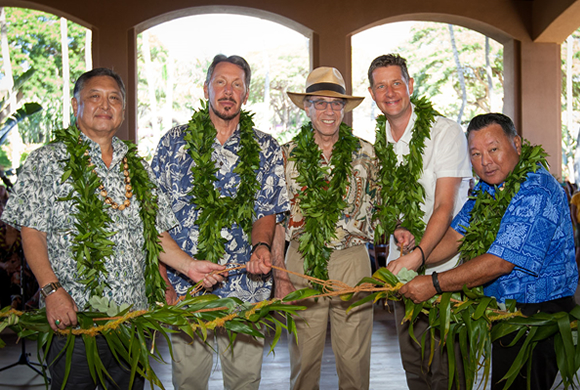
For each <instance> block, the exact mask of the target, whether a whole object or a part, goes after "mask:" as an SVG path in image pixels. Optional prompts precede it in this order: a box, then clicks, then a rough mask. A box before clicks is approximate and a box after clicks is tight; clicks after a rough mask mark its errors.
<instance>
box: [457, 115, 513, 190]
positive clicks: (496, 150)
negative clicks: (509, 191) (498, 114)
mask: <svg viewBox="0 0 580 390" xmlns="http://www.w3.org/2000/svg"><path fill="white" fill-rule="evenodd" d="M467 141H468V144H469V153H470V155H471V164H472V165H473V169H474V170H475V173H476V174H477V176H479V177H480V178H481V180H483V181H484V182H486V183H487V184H490V185H499V184H501V183H503V182H504V181H505V179H506V177H507V176H508V174H509V173H510V172H511V171H513V170H514V168H515V167H516V165H517V164H518V162H519V161H520V153H521V151H522V148H521V139H520V137H519V136H516V137H514V139H513V140H511V139H510V138H509V137H508V136H507V135H506V134H505V132H504V131H503V129H502V128H501V126H500V125H498V124H496V123H494V124H492V125H489V126H487V127H484V128H483V129H480V130H476V131H472V132H471V133H470V134H469V138H468V140H467Z"/></svg>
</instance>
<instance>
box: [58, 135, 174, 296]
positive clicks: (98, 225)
mask: <svg viewBox="0 0 580 390" xmlns="http://www.w3.org/2000/svg"><path fill="white" fill-rule="evenodd" d="M80 139H81V138H80V131H79V129H78V128H77V127H76V125H72V126H70V127H68V128H66V129H60V130H57V131H55V140H54V142H62V143H63V144H64V145H65V147H66V150H67V153H68V155H69V158H68V159H66V160H64V161H63V163H64V174H63V176H62V178H61V180H62V182H63V183H64V182H65V181H66V180H69V181H70V182H71V184H72V187H73V189H72V191H71V192H70V193H69V194H68V196H66V197H64V198H60V199H59V200H60V201H72V210H74V211H73V217H74V218H75V224H74V225H75V228H76V230H77V234H76V235H75V237H74V238H73V243H72V246H71V250H72V256H73V258H74V259H75V261H76V263H77V272H78V277H79V280H78V282H79V283H82V284H84V285H85V288H86V290H88V291H89V297H92V296H97V297H100V296H103V292H104V290H105V288H106V287H108V284H107V282H106V280H107V277H108V275H109V271H108V270H107V264H106V263H107V259H109V258H110V257H111V256H113V254H114V250H113V246H114V245H115V244H114V243H113V242H112V241H111V240H110V238H111V237H112V236H114V235H115V234H116V232H114V231H111V226H112V223H113V221H112V220H111V217H110V216H109V215H108V214H107V212H106V209H107V208H109V207H110V206H109V205H106V204H105V203H104V202H103V201H102V199H101V198H99V196H98V187H99V184H100V179H99V177H98V176H97V174H96V173H95V172H93V167H92V166H90V165H89V155H88V149H89V142H88V141H85V142H79V140H80ZM123 142H124V143H125V144H126V145H127V147H128V151H127V154H126V157H127V162H128V165H129V174H130V178H131V184H132V186H133V193H134V196H135V197H136V198H137V199H138V200H139V202H140V203H141V208H140V210H139V216H140V217H141V220H142V221H143V236H144V244H143V250H144V251H145V253H146V262H145V285H146V294H147V297H148V301H149V305H153V304H155V303H156V302H164V301H165V296H164V294H165V283H164V281H163V279H162V278H161V275H160V274H159V253H160V251H161V245H160V241H159V233H158V232H157V228H156V226H155V222H156V215H157V209H158V206H157V196H153V191H154V189H155V188H156V186H155V184H154V183H153V182H152V181H151V180H150V179H149V175H148V174H147V171H146V170H145V168H144V166H143V164H144V162H143V160H142V158H141V157H139V156H138V154H137V146H135V145H134V144H133V143H131V142H129V141H123ZM119 169H120V170H121V171H123V165H122V164H121V165H120V167H119Z"/></svg>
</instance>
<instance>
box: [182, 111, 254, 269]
mask: <svg viewBox="0 0 580 390" xmlns="http://www.w3.org/2000/svg"><path fill="white" fill-rule="evenodd" d="M207 104H208V103H207V102H205V101H202V102H201V107H202V108H201V110H199V111H196V112H194V114H193V116H192V117H191V121H189V127H188V129H187V132H186V134H185V136H184V140H185V142H186V143H187V146H186V149H187V151H188V154H189V156H190V157H191V158H192V159H193V161H194V162H195V164H193V166H192V167H191V173H192V183H193V186H192V189H191V191H190V192H189V193H188V195H190V196H191V197H192V198H191V202H192V203H193V204H195V206H196V210H200V213H199V215H198V218H197V220H196V221H195V224H196V225H198V226H199V237H198V241H197V255H196V258H198V259H200V260H208V261H212V262H214V263H218V262H219V260H220V259H221V258H222V257H223V255H224V253H225V244H226V242H227V240H226V239H225V238H223V237H222V235H221V230H222V229H223V228H226V227H230V226H232V225H233V224H234V223H236V224H237V225H238V226H240V227H241V228H242V229H243V230H244V232H245V233H246V235H247V236H248V237H251V234H252V224H253V218H254V216H255V211H254V198H255V197H256V193H257V192H258V190H259V189H260V183H259V182H258V181H257V180H256V172H257V170H258V169H259V168H260V145H259V144H258V142H257V141H256V139H255V138H254V122H253V121H252V116H253V115H252V114H249V113H247V112H246V111H242V112H241V113H240V150H239V152H238V157H239V162H238V165H237V166H236V167H235V168H234V171H233V172H234V173H235V174H237V175H239V177H240V185H239V186H238V189H237V192H236V194H235V195H234V196H233V197H228V196H226V197H222V196H221V193H220V191H218V190H217V189H216V188H215V186H214V183H215V182H216V181H217V178H216V175H215V174H216V172H217V171H218V168H217V167H216V164H215V161H213V160H212V158H211V155H212V152H213V150H214V148H213V143H214V142H215V137H216V129H215V127H214V126H213V124H212V122H211V118H210V116H209V110H208V107H207Z"/></svg>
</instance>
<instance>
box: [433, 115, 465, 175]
mask: <svg viewBox="0 0 580 390" xmlns="http://www.w3.org/2000/svg"><path fill="white" fill-rule="evenodd" d="M438 127H440V129H438V131H437V133H436V134H434V139H433V142H434V147H435V150H436V154H435V156H437V159H436V160H435V161H434V168H433V170H434V172H435V175H436V177H437V179H439V178H442V177H464V178H469V177H472V171H471V162H470V159H469V153H468V147H467V138H466V137H465V133H463V129H462V128H461V126H459V124H457V123H456V122H453V121H451V120H449V119H447V118H443V117H438V118H437V123H436V125H435V128H438Z"/></svg>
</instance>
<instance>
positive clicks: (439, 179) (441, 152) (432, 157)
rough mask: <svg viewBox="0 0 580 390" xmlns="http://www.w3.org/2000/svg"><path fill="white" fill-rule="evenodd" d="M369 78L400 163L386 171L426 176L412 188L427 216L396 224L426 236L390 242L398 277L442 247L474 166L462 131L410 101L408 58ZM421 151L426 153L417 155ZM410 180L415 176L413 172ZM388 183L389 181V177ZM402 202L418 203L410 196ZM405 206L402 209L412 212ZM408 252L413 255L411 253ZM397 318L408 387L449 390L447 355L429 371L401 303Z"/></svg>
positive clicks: (423, 323) (388, 60) (438, 268)
mask: <svg viewBox="0 0 580 390" xmlns="http://www.w3.org/2000/svg"><path fill="white" fill-rule="evenodd" d="M368 76H369V82H370V87H369V92H370V94H371V96H372V98H373V100H374V101H375V102H376V104H377V106H378V108H379V109H380V110H381V111H382V112H383V114H384V115H385V118H386V122H385V133H386V140H387V143H386V145H389V144H392V148H393V151H394V153H395V155H396V161H395V160H393V161H391V162H390V163H391V165H393V166H388V167H387V168H388V169H387V170H386V172H395V171H396V170H397V169H406V167H408V166H410V164H409V163H408V162H409V161H414V162H416V163H419V164H422V167H423V170H422V172H419V173H418V174H417V180H413V183H412V185H415V187H416V184H415V183H418V184H420V185H421V186H422V187H423V189H424V196H423V201H422V202H419V203H420V209H421V210H422V211H423V212H424V215H423V217H422V218H420V220H418V221H409V220H408V219H406V218H407V217H408V216H407V215H405V213H401V214H400V215H398V216H396V219H397V225H401V224H402V225H403V226H405V225H407V226H419V227H420V229H421V230H422V228H423V226H424V231H421V233H422V237H421V238H420V239H419V238H418V237H417V240H416V241H417V242H415V244H416V246H414V248H413V246H412V245H411V242H412V240H411V237H409V236H410V235H409V234H406V235H405V234H397V238H398V239H399V241H398V242H396V240H395V238H394V236H391V237H390V249H389V252H390V253H389V258H388V266H387V268H388V269H389V270H390V271H392V272H393V273H395V274H397V273H398V272H399V271H400V270H401V269H402V268H403V267H405V268H407V269H417V268H419V267H420V266H421V265H422V264H424V262H425V261H424V259H425V258H427V257H429V254H430V253H431V251H432V250H433V249H434V248H435V246H436V245H437V244H438V243H439V241H440V240H441V238H442V237H443V235H444V233H445V231H446V230H447V228H448V227H449V225H450V223H451V221H452V219H453V216H454V215H455V214H457V213H458V212H459V210H460V209H461V206H462V205H463V203H464V202H465V200H466V199H467V192H468V186H469V179H470V178H471V176H472V173H471V165H470V162H469V157H468V153H467V152H468V151H467V141H466V138H465V135H464V133H463V130H462V129H461V127H460V126H459V125H458V124H457V123H455V122H453V121H451V120H449V119H446V118H444V117H442V116H438V115H434V114H436V113H435V112H434V111H432V108H431V106H430V104H428V103H427V105H426V106H427V107H428V109H425V104H421V106H420V107H419V106H417V107H416V106H415V105H414V104H413V103H412V102H411V95H412V94H413V83H414V80H413V79H412V78H410V77H409V73H408V71H407V65H406V61H405V59H404V58H401V57H400V56H399V55H392V54H389V55H383V56H380V57H377V58H376V59H375V60H373V62H372V63H371V65H370V68H369V71H368ZM430 115H431V116H430ZM425 123H427V124H429V123H430V129H424V130H425V132H424V133H421V134H425V135H423V136H420V135H419V134H418V132H420V131H421V128H420V127H421V126H428V125H425ZM421 143H424V147H423V148H421V147H420V144H421ZM421 149H422V153H420V152H418V151H420V150H421ZM410 151H411V152H410ZM378 155H379V151H377V156H378ZM381 163H382V164H383V167H384V166H385V165H389V164H388V162H387V161H382V162H381ZM409 175H412V173H411V172H409ZM385 179H386V181H389V178H388V177H387V178H385ZM395 185H398V184H395ZM390 188H391V190H392V191H408V189H407V188H403V187H402V186H401V188H396V187H393V186H391V187H390ZM405 193H406V192H405ZM418 193H419V192H418ZM391 198H392V197H391ZM403 202H415V203H416V202H417V201H416V199H412V197H410V196H406V197H405V199H404V200H403ZM386 206H390V205H386ZM398 206H400V205H398ZM404 206H405V205H403V207H402V209H409V208H405V207H404ZM410 215H411V214H409V216H410ZM409 218H410V217H409ZM399 231H400V229H399V230H398V232H399ZM401 249H403V251H402V253H401ZM407 250H412V251H411V252H410V253H408V254H406V252H407ZM402 254H403V256H402ZM456 264H457V258H452V259H449V260H448V261H446V262H443V263H439V264H436V265H434V266H429V267H427V268H426V271H425V272H426V274H431V273H433V272H434V271H435V272H442V271H444V270H448V269H450V268H453V267H454V266H455V265H456ZM395 313H396V317H397V330H398V334H399V345H400V349H401V357H402V361H403V367H404V368H405V373H406V375H407V384H408V386H409V388H410V389H411V390H414V389H420V390H423V389H447V388H448V365H447V355H446V354H445V353H443V354H442V353H440V351H438V350H436V352H435V355H434V358H433V362H432V364H431V366H430V367H429V364H428V358H429V356H428V354H427V356H425V359H421V346H420V345H418V344H417V343H416V342H414V341H413V340H412V339H411V336H410V335H409V331H408V322H406V323H405V324H401V322H402V319H403V317H404V314H405V307H404V305H403V304H402V303H400V302H397V304H396V305H395ZM427 326H428V320H427V318H426V317H425V318H422V319H419V320H418V322H417V323H416V324H415V326H414V331H415V335H416V336H417V338H418V339H419V340H420V338H419V337H420V334H421V333H423V332H424V331H425V330H426V329H427Z"/></svg>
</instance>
